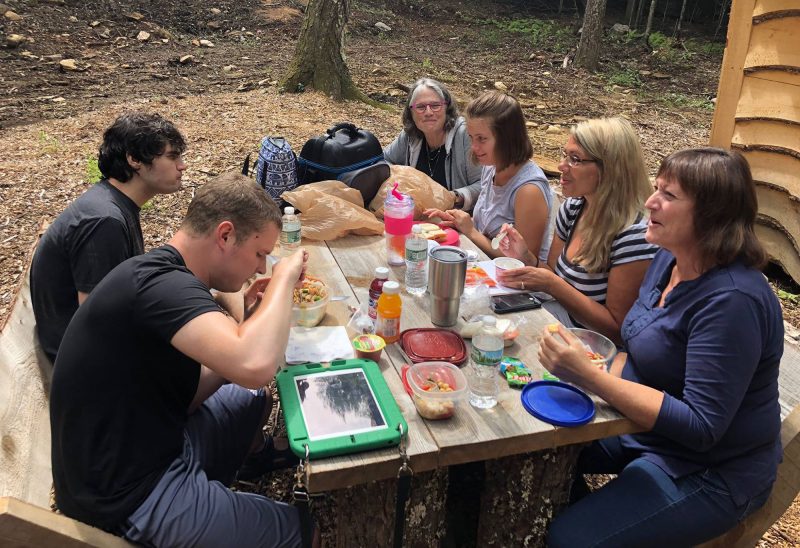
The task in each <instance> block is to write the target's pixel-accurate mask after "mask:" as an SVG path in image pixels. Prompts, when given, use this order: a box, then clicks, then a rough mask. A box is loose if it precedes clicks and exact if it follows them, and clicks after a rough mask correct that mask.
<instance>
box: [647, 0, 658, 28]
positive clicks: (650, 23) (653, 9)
mask: <svg viewBox="0 0 800 548" xmlns="http://www.w3.org/2000/svg"><path fill="white" fill-rule="evenodd" d="M656 2H657V0H651V1H650V13H648V14H647V26H646V27H645V28H644V35H645V37H647V36H650V31H651V30H653V16H654V15H655V13H656Z"/></svg>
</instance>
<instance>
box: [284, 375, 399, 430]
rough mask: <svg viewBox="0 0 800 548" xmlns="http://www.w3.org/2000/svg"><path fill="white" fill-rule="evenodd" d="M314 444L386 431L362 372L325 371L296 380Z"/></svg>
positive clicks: (383, 420) (298, 393) (303, 413)
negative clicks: (330, 439)
mask: <svg viewBox="0 0 800 548" xmlns="http://www.w3.org/2000/svg"><path fill="white" fill-rule="evenodd" d="M294 381H295V389H296V390H297V395H298V399H299V401H300V409H301V410H302V416H303V422H304V423H305V426H306V431H307V432H308V438H309V440H311V441H315V440H324V439H327V438H335V437H339V436H347V435H351V434H360V433H363V432H372V431H375V430H382V429H384V428H386V420H385V418H384V416H383V413H382V412H381V409H380V406H378V402H377V400H376V399H375V394H374V392H373V391H372V387H371V386H370V385H369V382H367V377H366V375H364V371H362V370H361V369H346V370H342V371H324V372H318V373H313V374H310V375H298V376H296V377H295V378H294Z"/></svg>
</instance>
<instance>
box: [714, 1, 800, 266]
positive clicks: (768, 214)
mask: <svg viewBox="0 0 800 548" xmlns="http://www.w3.org/2000/svg"><path fill="white" fill-rule="evenodd" d="M711 144H712V145H714V146H719V147H723V148H728V147H731V148H735V149H737V150H739V151H740V152H742V153H743V154H744V156H745V157H746V158H747V160H748V162H749V163H750V168H751V169H752V171H753V178H754V179H755V180H756V182H757V184H758V200H759V226H758V227H757V233H758V236H759V238H760V239H761V241H762V242H763V243H764V245H765V247H766V248H767V251H768V252H769V253H770V255H771V257H772V259H773V261H774V262H776V263H777V264H779V265H780V266H781V267H783V269H784V270H785V271H786V272H787V273H788V274H789V275H790V276H792V278H794V280H795V281H797V282H800V217H798V213H799V212H800V177H798V173H800V0H734V1H733V6H732V8H731V14H730V23H729V25H728V43H727V46H726V48H725V55H724V57H723V60H722V70H721V74H720V81H719V92H718V94H717V108H716V111H715V112H714V123H713V126H712V128H711Z"/></svg>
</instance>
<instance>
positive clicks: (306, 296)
mask: <svg viewBox="0 0 800 548" xmlns="http://www.w3.org/2000/svg"><path fill="white" fill-rule="evenodd" d="M327 295H328V289H327V288H326V287H325V284H324V283H322V280H320V279H318V278H315V277H313V276H308V275H306V277H305V279H304V280H303V287H301V288H295V289H294V292H293V293H292V302H293V303H294V304H298V305H300V306H301V307H303V306H304V305H305V306H308V305H310V304H314V303H316V302H317V301H321V300H322V299H324V298H325V297H327Z"/></svg>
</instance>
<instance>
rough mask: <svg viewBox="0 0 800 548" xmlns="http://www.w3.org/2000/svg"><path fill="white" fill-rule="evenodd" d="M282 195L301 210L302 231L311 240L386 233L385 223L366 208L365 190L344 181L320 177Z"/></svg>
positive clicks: (303, 235)
mask: <svg viewBox="0 0 800 548" xmlns="http://www.w3.org/2000/svg"><path fill="white" fill-rule="evenodd" d="M281 198H283V199H284V200H286V201H287V202H289V203H290V204H292V205H293V206H294V207H295V208H297V209H298V210H300V212H301V215H300V221H301V222H302V226H301V232H302V237H303V238H308V239H309V240H335V239H336V238H341V237H342V236H346V235H347V234H350V233H352V234H358V235H359V236H369V235H372V234H383V223H382V222H381V221H379V220H378V219H376V218H375V215H374V214H373V213H371V212H369V211H367V210H366V209H364V199H363V198H362V197H361V192H359V191H358V190H356V189H354V188H350V187H348V186H347V185H346V184H344V183H343V182H341V181H320V182H318V183H310V184H307V185H302V186H299V187H297V188H296V189H295V190H292V191H291V192H284V193H283V194H282V195H281Z"/></svg>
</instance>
